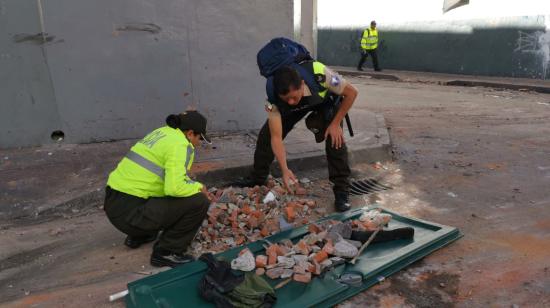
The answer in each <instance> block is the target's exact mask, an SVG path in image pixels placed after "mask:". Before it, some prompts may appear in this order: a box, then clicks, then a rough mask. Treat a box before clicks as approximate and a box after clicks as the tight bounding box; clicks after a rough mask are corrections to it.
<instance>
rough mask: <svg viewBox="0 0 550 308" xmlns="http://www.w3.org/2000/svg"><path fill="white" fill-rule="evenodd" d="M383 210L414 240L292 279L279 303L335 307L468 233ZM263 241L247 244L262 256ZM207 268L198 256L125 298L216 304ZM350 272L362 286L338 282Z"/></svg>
mask: <svg viewBox="0 0 550 308" xmlns="http://www.w3.org/2000/svg"><path fill="white" fill-rule="evenodd" d="M369 209H372V208H369ZM364 210H365V209H364V208H363V209H355V210H351V211H348V212H345V213H339V214H333V215H330V216H328V217H325V218H323V219H321V220H320V221H323V220H326V219H334V220H340V221H344V220H348V219H357V218H358V217H359V216H360V215H361V213H362V212H363V211H364ZM382 212H383V213H388V214H391V215H392V216H393V218H392V220H391V221H390V223H389V226H388V229H395V228H400V227H412V228H414V229H415V233H414V239H412V240H396V241H391V242H385V243H376V244H371V245H369V246H368V248H367V249H366V250H365V251H363V253H362V254H361V256H359V258H358V260H357V262H356V263H355V265H352V264H349V263H346V264H342V265H339V266H337V267H335V268H334V269H333V270H331V271H329V272H327V273H326V274H325V275H322V276H318V277H317V276H316V277H314V278H312V280H311V282H310V283H308V284H303V283H299V282H296V281H291V282H290V283H288V284H287V285H285V286H284V287H282V288H280V289H278V290H276V295H277V303H276V304H275V306H276V307H285V308H286V307H299V308H304V307H332V306H333V305H335V304H337V303H339V302H342V301H344V300H345V299H347V298H349V297H352V296H353V295H355V294H357V293H359V292H362V291H364V290H366V289H368V288H369V287H371V286H372V285H374V284H376V283H378V282H380V281H382V280H383V279H385V278H386V277H388V276H390V275H391V274H393V273H395V272H397V271H399V270H401V269H403V268H405V267H406V266H408V265H409V264H411V263H413V262H415V261H417V260H419V259H421V258H423V257H425V256H427V255H429V254H430V253H432V252H433V251H435V250H437V249H440V248H442V247H444V246H445V245H448V244H449V243H451V242H453V241H455V240H457V239H459V238H460V237H462V234H461V233H460V231H459V230H458V229H457V228H454V227H449V226H444V225H440V224H436V223H432V222H428V221H424V220H420V219H414V218H408V217H404V216H400V215H398V214H396V213H393V212H390V211H387V210H384V209H382ZM307 233H308V231H307V225H306V226H302V227H299V228H294V229H290V230H286V231H283V232H280V233H277V234H275V235H272V236H270V237H267V240H269V241H270V242H273V243H277V242H280V241H281V240H283V239H290V240H292V241H293V242H297V241H298V240H299V239H300V238H302V237H303V236H304V235H306V234H307ZM263 243H264V242H261V241H258V242H253V243H250V244H247V245H246V247H248V248H249V249H250V250H251V251H252V252H253V253H254V255H257V254H259V253H264V250H265V249H264V248H263V246H262V244H263ZM244 247H245V246H240V247H236V248H233V249H231V250H228V251H225V252H222V253H219V254H217V255H216V257H217V258H223V259H225V260H227V261H231V260H232V259H233V258H235V257H236V256H237V255H238V253H239V252H240V251H241V250H242V249H243V248H244ZM205 272H206V264H205V263H203V262H202V261H195V262H191V263H188V264H185V265H183V266H180V267H177V268H174V269H170V270H168V271H165V272H162V273H158V274H156V275H152V276H149V277H146V278H143V279H140V280H137V281H134V282H131V283H129V284H128V295H127V296H126V297H125V300H126V306H127V307H130V308H134V307H135V308H138V307H139V308H153V307H162V308H168V307H174V308H175V307H213V306H214V305H213V304H211V303H209V302H206V301H205V300H203V299H202V298H201V297H200V296H199V294H198V284H199V281H200V279H201V278H202V277H203V275H204V274H205ZM345 273H360V274H361V275H362V276H363V280H362V282H361V283H360V285H357V286H350V285H346V284H343V283H340V282H338V281H337V279H338V278H339V277H340V276H341V275H342V274H345ZM262 277H264V278H265V279H266V281H268V282H269V283H270V284H271V285H272V286H275V285H276V284H277V283H279V282H281V281H282V279H277V280H271V279H269V278H268V277H267V276H265V275H263V276H262Z"/></svg>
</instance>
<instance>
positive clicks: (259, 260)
mask: <svg viewBox="0 0 550 308" xmlns="http://www.w3.org/2000/svg"><path fill="white" fill-rule="evenodd" d="M266 265H267V256H264V255H257V256H256V267H265V266H266Z"/></svg>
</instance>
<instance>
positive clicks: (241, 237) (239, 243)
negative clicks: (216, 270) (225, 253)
mask: <svg viewBox="0 0 550 308" xmlns="http://www.w3.org/2000/svg"><path fill="white" fill-rule="evenodd" d="M244 241H245V238H244V236H238V237H237V238H236V239H235V244H237V245H242V244H243V243H244Z"/></svg>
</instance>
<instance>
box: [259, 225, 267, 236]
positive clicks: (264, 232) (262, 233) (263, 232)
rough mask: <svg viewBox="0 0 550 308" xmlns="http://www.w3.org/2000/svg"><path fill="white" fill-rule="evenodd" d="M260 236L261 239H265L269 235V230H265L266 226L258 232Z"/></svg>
mask: <svg viewBox="0 0 550 308" xmlns="http://www.w3.org/2000/svg"><path fill="white" fill-rule="evenodd" d="M260 234H261V235H262V236H263V237H266V236H268V235H269V230H268V229H267V227H266V226H264V227H263V228H262V230H261V231H260Z"/></svg>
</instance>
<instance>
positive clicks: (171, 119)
mask: <svg viewBox="0 0 550 308" xmlns="http://www.w3.org/2000/svg"><path fill="white" fill-rule="evenodd" d="M166 125H168V126H170V127H171V128H179V129H180V130H181V131H183V132H185V131H187V129H183V128H182V121H181V116H180V115H179V114H171V115H169V116H168V117H166ZM193 135H200V133H196V132H193Z"/></svg>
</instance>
